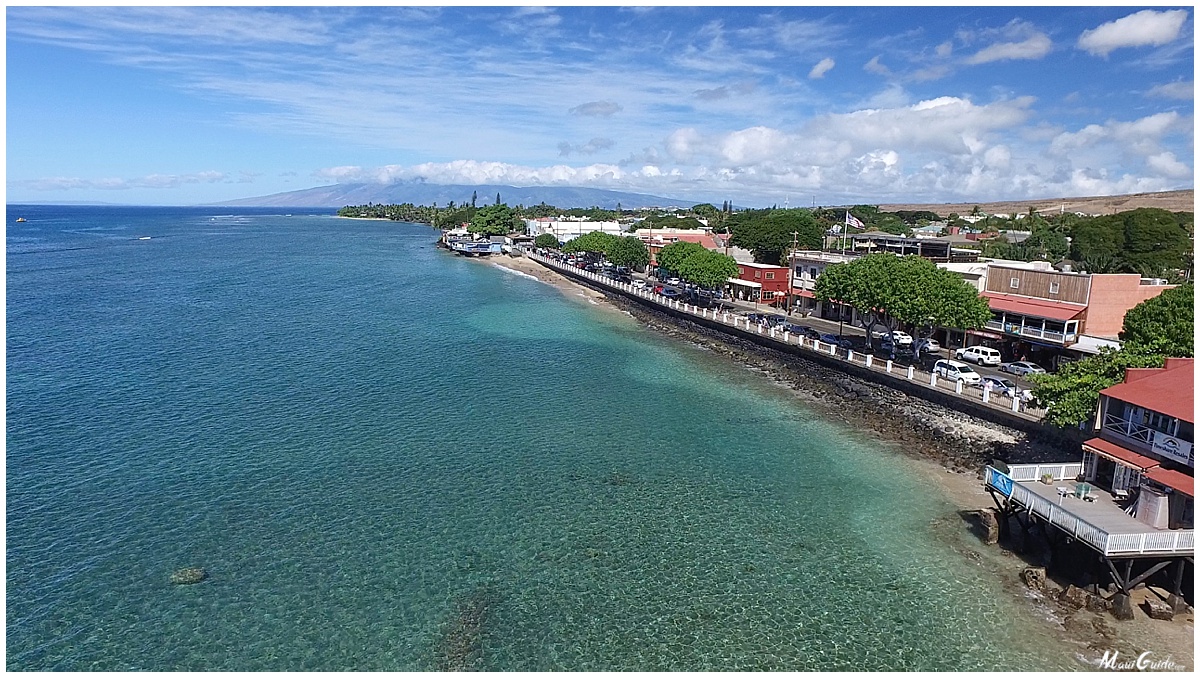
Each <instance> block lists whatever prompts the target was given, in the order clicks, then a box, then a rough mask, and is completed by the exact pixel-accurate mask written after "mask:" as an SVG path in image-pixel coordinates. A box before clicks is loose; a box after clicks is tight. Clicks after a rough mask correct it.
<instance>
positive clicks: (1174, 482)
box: [1146, 466, 1196, 497]
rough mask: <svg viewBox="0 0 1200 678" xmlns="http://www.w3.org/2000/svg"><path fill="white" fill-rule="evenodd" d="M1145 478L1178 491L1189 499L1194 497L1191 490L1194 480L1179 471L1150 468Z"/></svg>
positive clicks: (1193, 490) (1194, 492) (1194, 493)
mask: <svg viewBox="0 0 1200 678" xmlns="http://www.w3.org/2000/svg"><path fill="white" fill-rule="evenodd" d="M1146 477H1147V478H1149V479H1150V480H1153V481H1154V482H1156V483H1160V484H1162V485H1166V486H1167V487H1170V488H1172V489H1174V490H1178V491H1180V492H1182V493H1184V494H1186V495H1187V496H1189V497H1195V496H1196V491H1195V489H1193V488H1194V487H1195V485H1196V479H1195V478H1193V477H1192V476H1189V475H1187V474H1184V473H1180V472H1179V471H1171V470H1169V469H1165V468H1162V467H1161V466H1160V467H1159V468H1152V469H1150V470H1149V471H1147V472H1146Z"/></svg>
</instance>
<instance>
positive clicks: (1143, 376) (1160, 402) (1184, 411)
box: [1100, 358, 1196, 423]
mask: <svg viewBox="0 0 1200 678" xmlns="http://www.w3.org/2000/svg"><path fill="white" fill-rule="evenodd" d="M1195 362H1196V361H1195V360H1194V359H1192V358H1167V361H1166V364H1165V365H1164V366H1163V367H1162V368H1160V369H1146V370H1137V371H1136V372H1134V371H1133V370H1129V372H1126V380H1125V382H1124V383H1121V384H1115V385H1113V386H1109V387H1108V388H1106V389H1104V390H1103V391H1101V392H1100V393H1101V395H1106V396H1109V397H1110V398H1116V399H1117V400H1123V401H1125V402H1127V403H1129V404H1131V405H1137V406H1138V407H1144V408H1146V409H1148V410H1152V411H1154V412H1160V413H1162V414H1165V415H1167V416H1168V417H1175V418H1177V419H1182V420H1183V421H1187V422H1192V423H1195V414H1194V412H1195V408H1194V406H1193V404H1194V402H1195V398H1194V394H1193V393H1192V387H1193V384H1194V376H1195ZM1130 372H1133V373H1134V374H1133V375H1132V376H1133V377H1134V378H1133V380H1132V381H1131V380H1130V379H1129V376H1131V375H1130Z"/></svg>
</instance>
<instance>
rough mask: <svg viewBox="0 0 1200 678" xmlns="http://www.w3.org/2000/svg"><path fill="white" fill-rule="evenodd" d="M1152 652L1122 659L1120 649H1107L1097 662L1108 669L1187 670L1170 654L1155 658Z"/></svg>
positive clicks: (1102, 667)
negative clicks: (1165, 656) (1162, 657)
mask: <svg viewBox="0 0 1200 678" xmlns="http://www.w3.org/2000/svg"><path fill="white" fill-rule="evenodd" d="M1151 654H1153V653H1151V652H1143V653H1141V654H1139V655H1138V656H1137V658H1135V659H1121V653H1120V652H1119V651H1115V650H1105V651H1104V656H1103V657H1101V658H1100V659H1098V660H1096V664H1097V666H1099V667H1100V668H1101V669H1106V670H1108V671H1187V668H1186V667H1184V666H1182V665H1180V664H1176V663H1175V662H1174V661H1172V660H1171V657H1170V655H1168V656H1167V658H1166V659H1153V658H1152V657H1151V656H1150V655H1151Z"/></svg>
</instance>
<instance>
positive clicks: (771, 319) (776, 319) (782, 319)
mask: <svg viewBox="0 0 1200 678" xmlns="http://www.w3.org/2000/svg"><path fill="white" fill-rule="evenodd" d="M764 319H765V320H766V321H767V327H779V326H781V325H786V324H787V316H783V315H777V314H776V315H767V316H764Z"/></svg>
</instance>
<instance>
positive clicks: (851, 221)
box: [846, 212, 867, 231]
mask: <svg viewBox="0 0 1200 678" xmlns="http://www.w3.org/2000/svg"><path fill="white" fill-rule="evenodd" d="M846 225H847V226H853V227H854V228H857V229H858V230H860V231H861V230H862V229H864V228H866V227H867V225H866V224H864V223H863V222H861V221H859V220H858V219H857V218H855V216H854V215H853V214H850V212H846Z"/></svg>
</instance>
